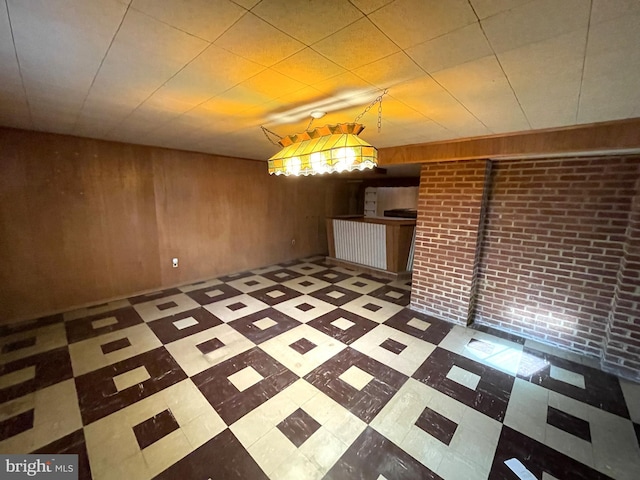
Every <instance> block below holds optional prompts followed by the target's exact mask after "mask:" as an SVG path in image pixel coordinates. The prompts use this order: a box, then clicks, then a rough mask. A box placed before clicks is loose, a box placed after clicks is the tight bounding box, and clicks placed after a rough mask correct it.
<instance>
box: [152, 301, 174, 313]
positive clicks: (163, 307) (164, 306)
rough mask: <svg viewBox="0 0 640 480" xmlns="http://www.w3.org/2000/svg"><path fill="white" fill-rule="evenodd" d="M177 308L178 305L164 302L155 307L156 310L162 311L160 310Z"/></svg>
mask: <svg viewBox="0 0 640 480" xmlns="http://www.w3.org/2000/svg"><path fill="white" fill-rule="evenodd" d="M177 306H178V304H177V303H176V302H173V301H171V302H166V303H161V304H159V305H156V308H157V309H158V310H160V311H162V310H169V309H170V308H173V307H177Z"/></svg>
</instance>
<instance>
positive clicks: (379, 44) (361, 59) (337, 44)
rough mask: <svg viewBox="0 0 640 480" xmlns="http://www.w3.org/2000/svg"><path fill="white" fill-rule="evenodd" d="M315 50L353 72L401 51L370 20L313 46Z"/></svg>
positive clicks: (353, 25)
mask: <svg viewBox="0 0 640 480" xmlns="http://www.w3.org/2000/svg"><path fill="white" fill-rule="evenodd" d="M313 49H314V50H316V51H317V52H319V53H321V54H322V55H324V56H325V57H326V58H328V59H329V60H332V61H334V62H335V63H337V64H338V65H340V66H342V67H344V68H346V69H347V70H351V69H354V68H358V67H360V66H362V65H366V64H368V63H371V62H375V61H376V60H379V59H381V58H383V57H386V56H388V55H391V54H392V53H396V52H398V51H399V48H398V46H397V45H394V44H393V42H391V41H390V40H389V39H388V38H387V37H386V36H385V35H384V34H382V33H381V32H380V30H379V29H378V28H376V27H375V26H374V25H373V24H372V23H371V22H370V21H369V19H368V18H363V19H362V20H358V21H357V22H355V23H353V24H352V25H350V26H349V27H348V28H345V29H343V30H340V31H339V32H337V33H334V34H333V35H331V36H330V37H327V38H325V39H324V40H321V41H319V42H318V43H315V44H314V45H313Z"/></svg>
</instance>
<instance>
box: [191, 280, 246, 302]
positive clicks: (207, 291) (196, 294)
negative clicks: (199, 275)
mask: <svg viewBox="0 0 640 480" xmlns="http://www.w3.org/2000/svg"><path fill="white" fill-rule="evenodd" d="M187 295H188V296H189V297H191V298H192V299H193V300H195V301H196V302H198V303H199V304H200V305H209V304H210V303H213V302H219V301H221V300H226V299H227V298H231V297H237V296H238V295H242V292H241V291H240V290H238V289H237V288H233V287H232V286H230V285H227V284H224V283H222V284H220V285H213V286H210V287H206V288H202V289H200V290H193V291H192V292H187Z"/></svg>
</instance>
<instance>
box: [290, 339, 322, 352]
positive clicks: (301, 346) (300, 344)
mask: <svg viewBox="0 0 640 480" xmlns="http://www.w3.org/2000/svg"><path fill="white" fill-rule="evenodd" d="M289 346H290V347H291V348H293V349H294V350H295V351H296V352H298V353H299V354H301V355H304V354H305V353H307V352H309V351H311V350H313V349H314V348H316V347H317V345H316V344H315V343H313V342H311V341H309V340H307V339H306V338H301V339H300V340H296V341H295V342H293V343H292V344H291V345H289Z"/></svg>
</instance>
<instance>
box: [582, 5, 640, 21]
mask: <svg viewBox="0 0 640 480" xmlns="http://www.w3.org/2000/svg"><path fill="white" fill-rule="evenodd" d="M638 13H640V2H638V0H593V7H592V8H591V24H592V25H594V24H596V23H600V22H606V21H608V20H613V19H614V18H617V17H621V16H623V15H637V14H638Z"/></svg>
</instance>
